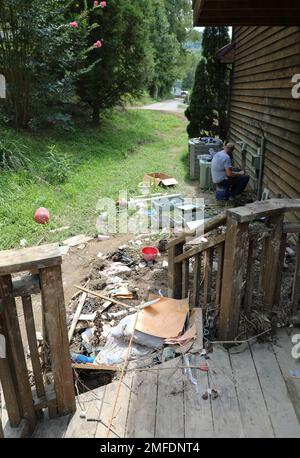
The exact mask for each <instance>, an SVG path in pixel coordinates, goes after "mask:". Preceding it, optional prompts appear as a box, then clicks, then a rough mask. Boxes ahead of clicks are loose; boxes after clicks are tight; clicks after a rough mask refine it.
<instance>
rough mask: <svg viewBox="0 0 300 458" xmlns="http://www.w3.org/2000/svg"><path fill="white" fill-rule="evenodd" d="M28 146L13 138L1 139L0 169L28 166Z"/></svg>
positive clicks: (17, 168) (14, 169) (11, 169)
mask: <svg viewBox="0 0 300 458" xmlns="http://www.w3.org/2000/svg"><path fill="white" fill-rule="evenodd" d="M29 164H30V161H29V159H28V148H27V147H26V146H25V145H22V144H21V143H19V142H16V141H14V140H12V139H6V138H2V139H1V140H0V169H2V170H10V171H17V170H20V169H24V168H26V167H28V166H29Z"/></svg>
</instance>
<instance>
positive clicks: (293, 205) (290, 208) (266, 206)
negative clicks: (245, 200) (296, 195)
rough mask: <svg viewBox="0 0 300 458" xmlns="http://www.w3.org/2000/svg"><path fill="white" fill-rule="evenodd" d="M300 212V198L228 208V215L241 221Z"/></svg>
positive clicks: (266, 201) (273, 200)
mask: <svg viewBox="0 0 300 458" xmlns="http://www.w3.org/2000/svg"><path fill="white" fill-rule="evenodd" d="M294 211H299V212H300V199H270V200H264V201H262V202H254V203H253V204H248V205H245V206H244V207H238V208H234V209H232V210H228V216H230V217H231V218H234V219H235V220H236V221H238V222H240V223H247V222H250V221H255V220H257V219H259V218H262V217H271V216H272V215H276V214H280V213H282V212H284V213H287V212H294Z"/></svg>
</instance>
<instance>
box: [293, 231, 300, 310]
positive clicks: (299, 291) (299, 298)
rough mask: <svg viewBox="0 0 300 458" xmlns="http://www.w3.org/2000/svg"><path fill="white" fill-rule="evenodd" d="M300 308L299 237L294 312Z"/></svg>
mask: <svg viewBox="0 0 300 458" xmlns="http://www.w3.org/2000/svg"><path fill="white" fill-rule="evenodd" d="M299 306H300V235H299V237H298V244H297V253H296V268H295V276H294V285H293V294H292V311H293V312H294V313H297V311H298V308H299Z"/></svg>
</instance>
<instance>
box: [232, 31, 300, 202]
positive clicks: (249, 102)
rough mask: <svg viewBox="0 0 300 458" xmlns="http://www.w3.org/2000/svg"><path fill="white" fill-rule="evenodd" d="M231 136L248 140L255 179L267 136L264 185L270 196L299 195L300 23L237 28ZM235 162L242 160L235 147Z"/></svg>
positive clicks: (239, 150)
mask: <svg viewBox="0 0 300 458" xmlns="http://www.w3.org/2000/svg"><path fill="white" fill-rule="evenodd" d="M233 39H234V41H235V43H236V48H235V53H236V54H235V55H236V57H235V64H234V67H233V75H232V89H231V91H232V92H231V104H230V130H229V138H230V141H233V142H235V143H236V142H237V141H243V142H245V143H246V144H247V155H246V167H247V170H248V171H249V172H250V175H251V177H252V180H251V181H252V186H253V187H255V185H256V184H257V182H256V180H255V169H254V168H253V167H252V165H251V157H252V155H255V154H257V149H258V148H259V147H260V145H261V129H262V130H263V132H264V134H265V138H266V144H265V169H264V180H263V185H264V187H265V188H267V189H269V190H270V192H271V197H274V196H277V195H278V194H281V195H282V196H285V197H290V198H292V197H300V98H299V99H294V98H293V97H292V88H293V86H294V85H295V83H293V82H292V77H293V75H295V74H300V27H235V28H234V32H233ZM236 156H237V162H238V163H239V165H241V163H242V158H241V147H240V146H237V153H236Z"/></svg>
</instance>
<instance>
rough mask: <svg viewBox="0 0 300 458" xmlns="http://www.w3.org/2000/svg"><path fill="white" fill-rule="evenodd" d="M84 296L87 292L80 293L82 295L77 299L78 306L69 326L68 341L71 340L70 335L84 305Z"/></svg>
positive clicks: (85, 296)
mask: <svg viewBox="0 0 300 458" xmlns="http://www.w3.org/2000/svg"><path fill="white" fill-rule="evenodd" d="M86 298H87V293H82V296H81V298H80V299H79V302H78V306H77V309H76V312H75V314H74V317H73V320H72V324H71V327H70V329H69V332H68V339H69V342H71V340H72V337H73V334H74V331H75V329H76V326H77V323H78V320H79V317H80V315H81V312H82V309H83V307H84V304H85V301H86Z"/></svg>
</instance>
